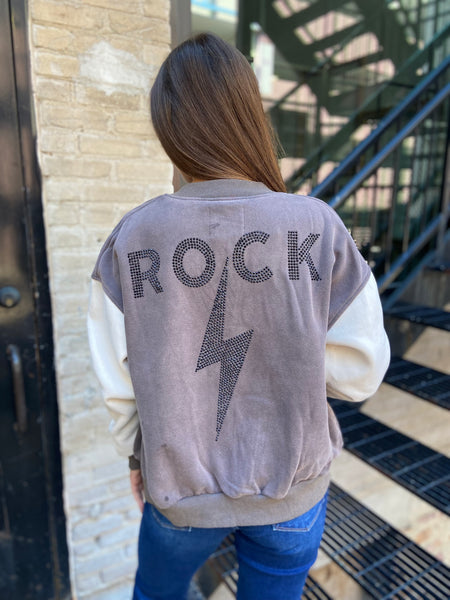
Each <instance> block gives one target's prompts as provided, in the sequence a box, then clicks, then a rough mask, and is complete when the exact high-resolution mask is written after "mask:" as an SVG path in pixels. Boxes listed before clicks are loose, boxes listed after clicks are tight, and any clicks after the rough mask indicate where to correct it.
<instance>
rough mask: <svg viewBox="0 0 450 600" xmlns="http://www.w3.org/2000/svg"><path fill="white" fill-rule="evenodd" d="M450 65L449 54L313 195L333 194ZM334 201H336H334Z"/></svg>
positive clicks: (315, 189) (335, 206)
mask: <svg viewBox="0 0 450 600" xmlns="http://www.w3.org/2000/svg"><path fill="white" fill-rule="evenodd" d="M449 67H450V56H449V57H447V58H446V59H445V60H444V61H442V63H441V64H440V65H439V66H438V67H436V68H435V69H434V70H433V71H432V72H431V73H429V74H428V75H426V76H425V77H424V78H423V79H422V81H421V82H420V83H419V84H418V85H417V86H416V87H415V88H414V89H413V90H412V92H410V93H409V94H408V96H406V98H405V99H404V100H403V101H402V102H400V103H399V104H398V105H397V106H396V107H395V108H394V109H393V110H392V111H391V112H390V113H389V114H388V115H387V116H386V117H385V118H384V119H383V120H382V121H381V122H380V123H379V125H378V127H377V128H376V129H375V130H374V131H372V133H371V134H370V135H369V136H367V138H366V139H365V140H363V141H362V142H361V143H360V144H358V146H357V147H356V148H354V150H353V151H352V152H351V153H350V154H349V155H348V156H347V158H346V159H345V160H344V161H342V162H341V164H340V165H339V166H338V167H337V168H336V169H335V170H334V171H333V172H332V173H330V175H329V176H328V177H327V178H326V179H324V180H323V181H322V182H321V183H319V184H318V185H317V186H316V187H315V188H314V189H313V191H312V194H313V195H314V196H318V197H320V198H325V197H329V196H330V195H331V194H333V192H334V190H335V186H336V184H337V182H338V180H339V178H340V177H342V176H343V175H344V174H346V173H348V172H349V171H350V169H352V168H354V167H355V166H356V165H357V164H358V162H359V161H360V160H361V157H362V156H363V154H364V153H365V152H366V151H367V150H369V149H373V148H374V147H375V144H376V142H377V141H379V140H380V138H381V137H382V136H383V135H384V134H385V133H386V132H387V131H388V129H389V128H390V127H392V125H394V124H395V123H396V122H397V121H398V120H399V118H400V117H401V116H402V115H404V114H405V113H406V111H407V110H408V109H411V108H412V107H413V108H414V107H416V106H417V102H418V100H420V98H421V97H422V96H423V94H424V92H426V91H427V90H428V89H429V88H430V87H431V86H432V85H433V84H434V83H436V82H437V81H438V80H439V79H440V78H441V77H442V76H443V75H444V74H446V73H447V71H448V70H449ZM335 202H336V201H335ZM341 203H342V201H339V202H338V204H337V205H336V204H334V205H333V206H334V208H337V207H338V205H340V204H341Z"/></svg>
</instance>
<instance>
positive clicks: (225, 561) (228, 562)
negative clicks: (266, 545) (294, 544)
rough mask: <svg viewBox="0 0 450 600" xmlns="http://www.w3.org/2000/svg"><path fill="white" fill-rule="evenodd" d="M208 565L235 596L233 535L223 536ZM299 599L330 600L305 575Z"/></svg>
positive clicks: (235, 573) (236, 569)
mask: <svg viewBox="0 0 450 600" xmlns="http://www.w3.org/2000/svg"><path fill="white" fill-rule="evenodd" d="M209 565H210V566H211V567H212V569H213V570H214V571H215V572H216V573H217V574H218V575H219V576H220V577H221V579H222V580H223V582H224V583H225V585H226V586H227V587H228V589H229V590H230V591H231V593H232V594H234V596H236V591H237V581H238V568H237V561H236V552H235V549H234V538H233V535H229V536H228V537H226V538H225V540H224V541H223V542H222V544H221V545H220V546H219V548H218V549H217V550H216V552H214V554H213V555H212V556H211V557H210V559H209ZM301 600H332V598H331V597H330V596H329V595H328V594H327V593H326V592H324V590H323V589H322V588H321V587H320V586H319V584H318V583H316V582H315V581H314V580H313V579H312V577H309V576H308V577H307V579H306V584H305V588H304V590H303V594H302V598H301Z"/></svg>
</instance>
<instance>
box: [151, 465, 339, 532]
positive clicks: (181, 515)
mask: <svg viewBox="0 0 450 600" xmlns="http://www.w3.org/2000/svg"><path fill="white" fill-rule="evenodd" d="M329 483H330V475H329V473H326V474H325V475H321V476H320V477H317V478H316V479H312V480H309V481H302V482H301V483H298V484H297V485H295V486H294V487H292V488H291V490H290V491H289V493H288V494H287V496H285V497H284V498H282V499H281V500H275V499H273V498H269V497H268V496H264V495H262V494H260V495H253V496H242V497H241V498H230V497H229V496H226V495H225V494H203V495H201V496H191V497H189V498H183V499H182V500H179V501H178V502H177V503H176V504H175V505H174V506H171V507H170V508H166V509H161V508H159V507H157V508H158V510H159V511H160V512H161V513H162V514H163V515H164V516H165V517H167V519H169V521H171V522H172V523H173V524H174V525H176V526H177V527H206V528H212V527H245V526H251V525H271V524H273V523H282V522H283V521H289V520H290V519H294V518H295V517H298V516H299V515H302V514H303V513H305V512H307V511H308V510H309V509H310V508H312V507H313V506H314V505H315V504H317V502H319V500H321V499H322V498H323V496H324V495H325V493H326V491H327V489H328V486H329ZM147 501H148V502H150V503H151V501H149V500H147Z"/></svg>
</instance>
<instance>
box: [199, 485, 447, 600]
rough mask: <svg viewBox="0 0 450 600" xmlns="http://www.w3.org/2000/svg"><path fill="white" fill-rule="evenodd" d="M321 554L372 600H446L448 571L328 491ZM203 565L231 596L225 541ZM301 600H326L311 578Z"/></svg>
mask: <svg viewBox="0 0 450 600" xmlns="http://www.w3.org/2000/svg"><path fill="white" fill-rule="evenodd" d="M321 549H322V550H323V551H324V552H325V553H326V554H327V555H328V556H329V557H330V558H332V559H333V560H334V561H335V562H336V563H337V564H338V565H339V566H340V567H341V568H342V569H344V571H346V572H347V573H348V574H349V575H350V576H351V577H353V579H355V580H356V581H357V582H358V583H359V585H360V586H361V587H362V588H364V589H365V590H366V591H367V592H368V593H369V594H370V595H371V596H372V597H373V598H375V599H376V600H389V599H394V598H395V599H398V600H400V599H408V600H410V599H416V600H424V599H425V598H426V599H427V600H448V598H450V569H448V567H446V566H445V565H444V564H442V563H441V562H440V561H439V560H437V559H436V558H434V557H433V556H432V555H431V554H429V553H428V552H426V551H425V550H422V548H420V546H418V545H417V544H415V543H414V542H413V541H412V540H410V539H408V538H407V537H405V536H404V535H403V534H402V533H400V532H399V531H398V530H397V529H395V528H394V527H391V525H389V524H388V523H386V522H385V521H383V519H381V518H380V517H378V516H377V515H376V514H375V513H373V512H372V511H371V510H370V509H368V508H366V507H365V506H364V505H363V504H361V503H360V502H358V501H357V500H356V499H355V498H353V497H352V496H350V495H349V494H347V493H346V492H344V491H343V490H342V489H341V488H340V487H339V486H337V485H336V484H334V483H332V484H331V485H330V496H329V502H328V509H327V519H326V524H325V532H324V535H323V538H322V543H321ZM209 564H210V565H211V567H212V568H213V569H214V570H215V571H216V573H218V574H219V575H220V577H221V578H222V580H223V581H224V582H225V584H226V585H227V587H228V588H229V590H230V591H231V592H232V593H233V594H234V595H236V589H237V580H238V574H237V563H236V554H235V550H234V545H233V536H232V535H231V536H228V537H227V538H226V539H225V540H224V541H223V543H222V545H221V546H220V548H218V550H217V551H216V552H215V553H214V554H213V555H212V556H211V559H210V562H209ZM302 600H331V598H330V596H328V594H327V593H326V592H325V591H324V590H322V589H321V588H320V586H319V585H318V584H317V583H316V582H315V581H314V580H313V579H312V578H311V577H308V579H307V581H306V586H305V590H304V593H303V596H302Z"/></svg>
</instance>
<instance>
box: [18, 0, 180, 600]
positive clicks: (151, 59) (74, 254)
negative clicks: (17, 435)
mask: <svg viewBox="0 0 450 600" xmlns="http://www.w3.org/2000/svg"><path fill="white" fill-rule="evenodd" d="M29 4H30V32H31V67H32V78H33V94H34V96H33V97H34V101H35V112H36V125H37V142H38V144H37V147H38V160H39V164H40V166H41V172H42V199H43V205H44V215H45V226H46V243H47V253H48V261H49V268H50V285H51V294H52V310H53V315H52V316H53V322H54V339H55V357H56V359H55V360H56V373H57V381H58V402H59V407H60V412H59V415H60V423H61V427H60V430H61V449H62V454H63V465H64V486H65V487H64V493H65V505H66V514H67V531H68V544H69V549H70V552H71V556H72V562H71V571H72V572H71V579H72V582H73V590H72V592H73V593H72V596H73V597H74V598H79V599H80V600H81V599H85V600H129V598H130V596H131V589H132V579H133V576H134V568H135V561H136V537H137V532H138V528H139V520H140V513H139V511H138V509H137V507H136V506H135V503H134V500H133V498H132V496H131V493H130V487H129V478H128V472H127V471H128V470H127V465H126V461H125V460H123V459H121V458H119V457H117V456H116V454H115V451H114V448H113V444H112V440H111V436H110V434H109V433H108V423H109V416H108V414H107V411H106V409H105V408H104V406H103V403H102V400H101V395H100V393H99V387H98V382H97V381H96V378H95V376H94V375H93V372H92V370H91V368H90V357H89V353H88V346H87V343H86V325H85V319H86V310H87V303H88V287H89V279H90V273H91V270H92V268H93V266H94V263H95V260H96V258H97V255H98V251H99V249H100V246H101V244H102V243H103V241H104V239H105V238H106V237H107V235H108V234H109V233H110V231H111V229H112V228H113V226H114V225H115V224H116V223H117V222H118V221H119V219H120V218H121V216H122V215H123V214H125V212H127V211H129V210H130V209H131V208H133V207H135V206H137V205H138V204H140V203H142V202H143V201H144V200H146V199H148V198H151V197H154V196H156V195H159V194H160V193H162V192H165V191H168V190H170V189H171V186H170V182H171V177H172V175H171V166H170V162H169V160H168V159H167V157H166V156H165V154H164V152H163V150H162V149H161V146H160V144H159V142H158V141H157V140H156V136H155V133H154V131H153V129H152V127H151V124H150V116H149V101H148V94H147V93H146V92H145V90H144V88H146V87H149V86H150V84H151V79H152V77H153V76H154V74H155V73H156V69H157V68H158V67H159V64H160V63H161V62H162V60H163V59H164V58H165V56H166V55H167V53H168V51H169V47H170V29H169V9H170V2H169V1H168V0H123V1H122V2H118V1H117V0H70V1H69V2H59V1H57V0H30V1H29ZM99 42H104V43H106V44H107V45H108V47H109V48H110V49H113V50H114V49H115V50H116V51H117V53H118V54H120V53H122V54H123V53H127V56H128V57H129V59H130V61H131V63H133V64H135V65H138V66H139V68H140V69H141V70H142V73H143V74H144V76H145V78H146V79H145V81H144V79H143V80H142V81H143V82H144V83H143V84H142V85H141V86H135V88H133V89H130V87H127V86H124V82H123V81H122V82H121V81H117V82H114V81H113V82H112V86H111V91H112V92H113V93H109V92H110V90H109V88H108V89H106V88H102V89H103V91H101V89H100V87H101V86H99V85H98V84H99V81H100V79H101V78H100V79H98V78H97V79H96V78H95V77H93V78H92V79H90V78H89V77H88V76H86V74H84V75H83V77H82V76H81V73H80V69H81V65H85V62H83V61H85V59H86V56H87V55H88V53H89V52H91V53H92V48H93V47H94V46H95V45H96V44H99ZM113 50H111V51H113ZM123 56H125V55H124V54H123ZM133 57H134V58H135V60H134V59H133ZM118 79H119V78H118ZM133 163H134V165H133ZM121 165H122V166H121ZM149 165H150V166H151V167H152V168H149ZM96 538H97V539H96ZM100 540H101V542H100ZM100 543H101V545H100ZM113 543H114V544H115V548H116V550H117V551H116V553H115V554H114V555H113V556H110V553H109V552H107V550H108V548H109V547H110V545H111V544H113ZM116 560H117V564H116V562H115V561H116ZM100 575H101V577H100Z"/></svg>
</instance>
